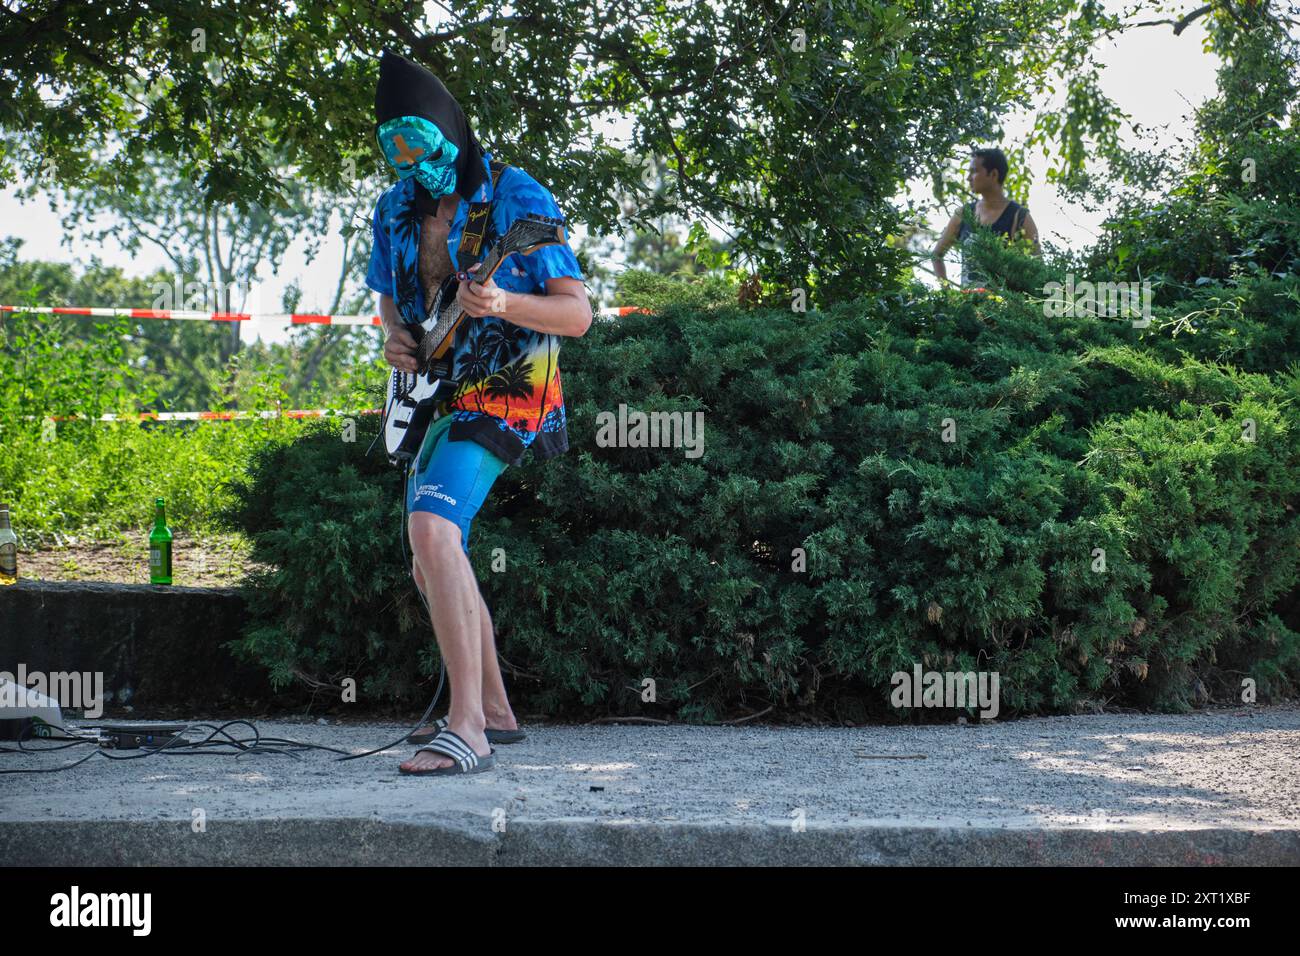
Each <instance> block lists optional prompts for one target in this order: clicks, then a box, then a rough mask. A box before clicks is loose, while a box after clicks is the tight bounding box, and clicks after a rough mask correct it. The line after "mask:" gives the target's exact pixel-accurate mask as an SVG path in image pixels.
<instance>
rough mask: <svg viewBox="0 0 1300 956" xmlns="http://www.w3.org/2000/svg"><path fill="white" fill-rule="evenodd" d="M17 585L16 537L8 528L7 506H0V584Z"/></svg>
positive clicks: (12, 530) (11, 529)
mask: <svg viewBox="0 0 1300 956" xmlns="http://www.w3.org/2000/svg"><path fill="white" fill-rule="evenodd" d="M17 583H18V536H17V535H15V534H14V529H13V528H11V527H9V506H8V505H0V584H17Z"/></svg>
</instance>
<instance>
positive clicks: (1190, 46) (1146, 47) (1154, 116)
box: [0, 0, 1218, 341]
mask: <svg viewBox="0 0 1300 956" xmlns="http://www.w3.org/2000/svg"><path fill="white" fill-rule="evenodd" d="M1117 6H1118V4H1117V3H1116V2H1115V0H1108V2H1107V7H1108V8H1115V7H1117ZM1204 37H1205V29H1204V27H1203V26H1202V24H1201V22H1200V21H1197V22H1196V23H1195V24H1193V25H1192V26H1191V27H1190V28H1189V29H1187V30H1185V31H1184V32H1183V34H1182V35H1181V36H1179V37H1175V36H1174V35H1173V32H1172V30H1171V28H1170V27H1168V26H1160V27H1146V28H1143V29H1140V30H1134V31H1130V32H1129V33H1127V34H1125V35H1123V36H1122V37H1121V38H1119V39H1118V40H1117V41H1116V42H1115V43H1113V44H1111V45H1110V46H1109V47H1108V48H1106V49H1104V50H1103V51H1102V53H1101V59H1102V62H1103V63H1104V64H1105V66H1106V69H1105V71H1104V73H1103V74H1102V84H1103V88H1104V89H1105V91H1106V92H1107V93H1108V94H1109V95H1110V96H1111V97H1113V98H1114V99H1115V101H1116V102H1117V103H1118V104H1119V105H1120V107H1121V108H1122V109H1123V110H1125V111H1127V112H1128V113H1129V114H1130V116H1131V118H1132V121H1133V122H1135V123H1137V124H1140V125H1141V126H1143V127H1162V126H1163V127H1165V132H1164V136H1165V142H1166V143H1172V142H1173V139H1174V138H1175V137H1176V136H1178V135H1180V134H1185V133H1186V132H1187V130H1188V128H1189V124H1188V119H1187V118H1188V116H1189V115H1190V113H1191V111H1192V109H1193V108H1194V107H1195V106H1196V105H1199V104H1200V103H1201V102H1203V101H1204V100H1205V99H1206V98H1207V97H1208V96H1210V95H1212V94H1213V92H1214V81H1215V72H1216V70H1217V68H1218V60H1217V58H1216V57H1213V56H1211V55H1208V54H1206V53H1204V52H1203V49H1202V43H1203V40H1204ZM471 112H472V109H471ZM1031 122H1032V115H1029V114H1027V115H1024V116H1016V117H1011V118H1009V119H1008V120H1007V121H1006V123H1005V127H1006V133H1007V141H1006V143H1007V144H1010V143H1014V142H1016V141H1018V140H1019V139H1020V138H1021V137H1023V136H1024V135H1025V134H1026V132H1027V131H1028V129H1029V127H1030V125H1031ZM1124 132H1125V134H1127V133H1128V131H1127V130H1125V131H1124ZM629 134H630V123H629V122H627V121H621V122H618V123H616V124H615V125H614V126H613V127H612V128H611V130H610V135H611V136H612V137H613V138H614V140H615V141H616V142H620V141H622V142H626V139H627V137H628V135H629ZM1125 139H1126V141H1127V139H1128V136H1127V135H1126V136H1125ZM987 145H994V144H987ZM958 158H959V159H961V161H963V162H964V161H965V154H964V151H963V155H962V156H961V157H958ZM1046 166H1047V164H1046V161H1045V160H1044V159H1042V158H1041V157H1035V158H1034V159H1032V160H1031V163H1030V174H1031V178H1032V181H1033V183H1034V185H1033V186H1032V187H1031V191H1030V196H1029V206H1030V209H1031V210H1032V211H1033V214H1034V219H1035V221H1036V222H1037V223H1038V227H1039V231H1040V233H1041V234H1042V236H1043V237H1044V238H1045V239H1049V240H1051V241H1054V242H1056V243H1058V244H1062V245H1068V246H1071V247H1075V248H1078V247H1080V246H1084V245H1087V244H1089V243H1090V242H1092V241H1093V239H1094V238H1095V237H1096V233H1097V227H1098V225H1099V224H1100V223H1101V221H1102V219H1103V218H1104V216H1105V210H1103V209H1087V208H1080V207H1079V206H1076V205H1071V204H1068V203H1066V202H1064V201H1063V200H1062V199H1061V198H1060V197H1059V196H1058V195H1057V194H1056V191H1055V190H1054V189H1052V188H1050V187H1049V186H1047V185H1046V184H1045V172H1046ZM925 189H926V187H925V184H923V183H914V184H912V188H911V190H910V195H912V196H914V197H916V198H922V197H923V196H924V192H925ZM560 201H561V205H563V199H562V198H561V200H560ZM945 218H946V215H945V214H944V213H942V212H939V213H937V214H936V216H935V217H934V219H933V220H932V222H931V226H932V227H933V228H935V229H939V228H942V226H943V222H944V221H945ZM0 223H3V225H2V226H0V235H6V236H8V235H17V236H19V237H20V238H22V239H23V240H24V244H23V247H22V252H21V255H22V256H23V257H24V258H26V259H48V260H53V261H62V262H70V261H74V255H73V250H72V247H70V246H68V245H65V244H64V240H65V236H64V231H63V229H62V227H61V226H60V222H59V219H58V217H57V216H56V215H55V214H54V213H53V212H51V210H50V208H49V204H48V202H47V201H45V200H43V199H42V200H37V201H35V202H31V203H28V204H26V205H22V204H20V203H19V202H18V201H17V199H16V197H15V190H14V189H8V190H5V191H3V192H0ZM584 235H585V230H584V228H583V226H582V225H581V224H575V226H574V228H573V230H572V237H573V239H574V242H575V244H576V242H577V241H579V240H581V238H582V237H583V236H584ZM96 252H97V254H98V255H99V257H100V258H101V260H103V261H104V262H105V263H106V264H108V265H116V266H121V267H122V268H123V269H124V270H125V271H126V272H127V274H145V273H148V272H150V271H152V270H153V269H155V268H164V267H168V266H169V263H167V261H166V260H165V259H164V257H163V256H162V254H161V253H160V252H157V251H156V250H154V249H151V248H149V247H148V245H147V244H146V246H145V247H144V248H142V249H141V251H140V252H139V253H137V254H128V253H126V252H125V251H124V250H122V249H121V248H120V247H118V246H117V245H116V243H112V242H110V243H108V244H105V245H103V246H101V247H100V248H99V249H97V250H96ZM341 253H342V246H341V243H340V241H339V240H337V239H330V240H328V241H325V242H324V243H323V244H322V247H321V251H320V254H319V256H318V257H317V259H316V260H315V261H314V262H313V263H311V264H310V265H308V263H307V262H306V259H305V256H304V248H303V246H302V244H301V243H300V244H296V245H295V246H293V247H291V248H290V250H289V252H288V254H287V255H286V256H285V261H284V264H283V266H282V267H281V269H280V272H279V274H278V275H275V276H269V275H268V276H264V277H263V282H262V284H261V286H260V288H255V289H254V290H253V291H254V295H255V297H256V301H257V302H258V303H259V304H260V306H261V308H262V309H263V310H265V311H278V310H279V303H280V296H281V294H282V292H283V291H284V288H285V287H286V286H287V285H288V284H289V283H290V282H291V281H293V280H294V279H297V280H298V282H299V284H300V286H301V287H302V289H303V290H304V297H303V301H302V302H301V303H300V305H299V310H300V311H312V310H322V309H324V308H325V305H326V303H324V302H323V301H313V299H312V290H313V289H315V288H332V286H333V283H334V281H335V277H336V276H337V273H338V262H339V257H340V255H341ZM77 259H80V256H78V257H77ZM955 264H956V255H955V253H954V254H952V257H951V264H950V269H949V274H950V275H951V274H954V271H953V268H952V266H955ZM922 275H923V276H924V273H922ZM123 304H124V305H137V303H123ZM144 304H147V303H144ZM286 334H287V329H285V328H284V327H283V326H276V325H272V324H271V323H266V322H260V321H259V320H257V319H254V320H252V321H250V322H246V323H244V326H243V335H244V338H245V339H246V340H251V339H252V338H254V337H257V336H260V337H262V338H263V339H265V340H268V341H282V340H283V339H284V338H285V337H286Z"/></svg>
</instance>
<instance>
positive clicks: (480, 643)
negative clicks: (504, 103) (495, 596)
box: [366, 51, 591, 774]
mask: <svg viewBox="0 0 1300 956" xmlns="http://www.w3.org/2000/svg"><path fill="white" fill-rule="evenodd" d="M375 114H376V124H377V125H376V138H377V140H378V144H379V148H380V149H381V150H382V152H383V154H384V158H385V160H387V161H388V163H389V165H390V166H392V167H393V169H394V170H395V171H396V173H397V175H398V176H399V177H400V178H399V180H398V182H397V183H395V184H394V185H393V186H391V187H390V188H389V189H388V190H387V191H385V192H384V194H383V195H382V196H381V197H380V198H379V201H378V203H377V204H376V206H375V212H374V221H373V232H374V246H373V251H372V254H371V260H370V269H369V272H368V274H367V276H366V284H367V285H368V286H369V287H370V288H371V289H373V290H374V291H375V292H377V293H379V314H380V318H381V319H382V321H383V324H384V330H385V333H386V335H387V341H386V342H385V343H384V358H385V359H386V360H387V361H388V363H389V364H390V365H391V366H393V368H394V369H395V370H396V372H395V373H394V375H395V377H396V376H398V375H399V374H400V373H416V372H421V374H423V373H424V372H426V371H427V369H428V368H429V366H428V365H427V364H425V365H424V366H421V359H422V358H427V356H424V355H422V354H421V352H420V349H419V342H418V341H417V337H418V335H419V334H422V333H421V330H420V329H419V328H415V327H418V326H419V325H420V323H421V322H422V321H424V320H425V319H426V316H431V315H433V314H434V312H435V310H436V311H437V312H438V314H447V313H443V312H442V309H441V308H439V306H438V305H437V303H439V302H442V303H445V302H447V301H450V300H451V295H450V290H451V289H452V287H453V284H454V283H456V282H457V279H456V276H457V274H458V273H459V274H461V275H464V274H465V271H468V270H470V269H471V267H474V266H477V265H478V264H479V263H480V261H482V260H485V259H487V258H488V253H489V249H490V247H491V246H492V244H493V242H494V241H495V240H496V239H498V238H500V237H502V236H505V235H506V234H507V232H508V231H510V230H511V225H512V223H516V222H517V221H519V220H521V219H525V218H529V217H546V220H545V221H546V222H553V223H558V222H561V221H562V220H561V219H560V218H559V217H560V211H559V208H558V206H557V205H556V203H555V200H554V199H553V198H552V196H551V194H550V192H548V191H547V189H546V188H545V187H544V186H542V185H541V184H539V183H538V182H537V181H536V180H534V179H533V178H532V177H531V176H529V175H528V174H527V173H525V172H524V171H523V170H521V169H519V168H518V167H513V166H503V164H501V163H498V162H495V161H493V160H492V157H491V154H490V153H487V152H485V151H484V150H483V148H482V147H481V146H480V145H479V142H478V140H477V139H476V138H475V136H474V134H473V132H472V131H471V130H470V128H469V124H468V122H467V120H466V118H465V114H464V112H463V111H462V110H461V108H460V106H459V104H457V102H456V100H455V99H454V98H453V97H452V95H451V93H450V92H448V90H447V88H446V87H445V86H444V85H443V84H442V82H441V81H440V80H439V79H438V78H437V77H436V76H434V75H433V74H432V73H430V72H429V71H428V70H426V69H424V68H423V67H421V66H419V65H417V64H415V63H412V62H411V61H410V60H408V59H406V58H404V57H401V56H397V55H395V54H393V53H390V52H387V51H385V53H384V54H383V57H382V59H381V61H380V68H379V85H378V87H377V89H376V92H375ZM550 229H551V232H552V233H553V234H554V236H553V238H552V239H550V240H549V242H550V244H549V245H545V246H544V247H542V248H534V249H532V251H530V252H529V253H528V254H522V253H520V254H511V255H508V256H506V257H505V258H503V259H500V260H499V264H497V265H496V271H495V274H494V276H495V277H488V278H486V279H485V281H484V282H483V283H482V284H479V283H478V282H473V281H460V282H459V286H458V288H456V290H455V297H454V302H453V303H452V305H451V308H452V309H454V310H455V312H454V314H461V313H462V312H463V318H461V320H460V324H459V326H457V327H456V328H455V331H454V335H449V336H448V338H447V339H445V340H444V341H447V342H450V345H449V346H448V347H447V351H446V352H445V361H446V363H447V364H445V365H444V366H442V368H443V369H444V370H447V369H449V370H450V380H451V383H452V390H451V391H449V392H448V393H447V394H446V397H445V398H444V399H443V400H441V401H438V402H437V403H436V404H435V405H434V410H433V413H432V415H431V416H428V417H431V418H432V421H431V422H430V423H429V424H428V426H427V427H428V430H427V432H425V433H424V439H423V442H422V443H421V444H420V445H419V450H418V453H413V457H412V458H411V460H410V465H409V471H408V474H407V486H406V500H407V510H408V511H409V513H410V518H409V522H408V529H409V532H410V539H411V550H412V551H413V553H414V565H413V567H412V569H411V571H412V574H413V575H414V576H415V583H416V585H417V586H418V587H419V588H420V591H421V592H422V593H423V594H424V596H425V598H426V600H427V602H428V604H429V607H430V611H431V615H432V619H433V630H434V636H435V638H436V640H437V642H438V648H439V651H440V653H441V655H442V659H443V661H444V662H445V664H446V667H447V674H448V677H449V678H450V683H451V705H450V711H449V713H448V714H447V717H446V718H444V719H442V720H439V721H438V722H437V723H436V724H435V725H433V726H430V727H422V728H420V730H419V732H417V733H416V734H413V735H412V736H411V738H410V740H411V742H412V743H419V744H427V747H422V748H421V749H420V750H418V751H417V752H416V754H415V756H414V757H412V758H411V759H410V760H408V761H406V762H405V763H403V764H401V765H400V769H401V770H402V772H404V773H424V774H458V773H476V772H479V771H481V770H486V769H489V768H490V767H492V766H493V765H494V763H495V753H496V751H495V749H494V748H493V747H492V746H491V744H493V743H515V742H518V741H519V740H522V739H523V736H524V735H523V733H522V731H520V730H519V729H518V724H517V723H516V721H515V716H514V713H513V712H512V710H511V708H510V702H509V701H508V700H507V699H506V690H505V684H504V682H503V680H502V677H501V670H500V667H499V665H498V663H497V655H496V644H495V641H494V639H493V634H492V619H491V617H490V616H489V615H488V610H487V606H486V605H485V604H484V602H483V598H482V595H481V594H480V593H479V589H478V584H477V582H476V581H475V579H474V572H473V569H472V568H471V567H470V563H469V546H468V545H469V531H470V523H471V521H472V520H473V518H474V515H475V513H476V512H477V511H478V509H479V508H480V507H481V506H482V504H483V501H484V499H485V498H486V496H487V493H488V490H489V489H490V488H491V486H492V483H493V481H494V480H495V479H496V478H497V476H498V475H499V474H500V473H501V472H502V471H503V470H504V469H505V468H506V466H507V465H517V464H519V463H520V461H521V460H522V458H523V454H524V452H525V451H527V450H528V449H530V448H531V449H532V450H533V456H534V458H535V459H537V460H544V459H547V458H551V457H553V456H555V455H558V454H560V453H561V452H564V451H566V450H567V449H568V432H567V430H566V427H565V408H564V397H563V394H562V392H561V389H560V370H559V366H558V364H557V361H556V360H557V356H558V353H559V350H560V343H561V340H562V338H563V337H565V336H580V335H582V334H584V333H585V332H586V331H587V329H588V327H589V326H590V325H591V305H590V303H589V302H588V300H587V293H586V289H585V287H584V286H583V281H582V280H583V275H582V271H581V269H580V268H579V266H578V261H577V259H576V258H575V257H574V255H573V252H572V251H571V250H570V249H569V247H568V245H567V243H565V242H563V241H562V240H563V239H564V233H563V232H562V231H561V230H559V228H558V227H557V226H556V225H551V226H550ZM501 246H505V243H504V242H502V243H501ZM497 251H498V252H499V251H500V249H499V248H498V250H497ZM465 260H468V261H465ZM456 306H459V309H455V307H456ZM430 344H432V340H430ZM402 377H405V376H402ZM440 377H441V376H440ZM430 379H432V373H430ZM438 394H439V395H441V394H443V393H441V392H440V393H438Z"/></svg>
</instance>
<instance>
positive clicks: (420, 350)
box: [383, 216, 564, 465]
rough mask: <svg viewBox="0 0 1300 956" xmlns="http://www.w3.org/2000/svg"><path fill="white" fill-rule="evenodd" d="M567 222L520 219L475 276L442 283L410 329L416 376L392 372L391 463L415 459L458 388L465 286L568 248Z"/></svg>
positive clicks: (387, 431) (388, 409)
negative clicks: (544, 252) (507, 265)
mask: <svg viewBox="0 0 1300 956" xmlns="http://www.w3.org/2000/svg"><path fill="white" fill-rule="evenodd" d="M563 225H564V220H563V219H552V218H550V217H547V216H521V217H520V218H518V219H516V220H515V221H514V223H512V224H511V226H510V228H509V229H508V230H507V231H506V234H505V235H504V236H502V237H501V241H500V242H498V243H497V244H496V245H495V246H494V247H493V248H492V251H491V252H489V253H488V255H487V256H486V257H485V258H484V259H483V261H482V262H481V263H480V264H479V267H478V269H477V270H476V271H475V272H453V273H452V274H451V275H449V276H447V278H446V279H444V280H443V282H442V285H441V286H440V287H439V289H438V295H437V298H436V299H435V300H434V303H433V309H432V310H431V311H430V313H429V315H428V316H426V317H425V320H424V321H423V322H421V323H419V324H412V323H409V322H408V323H407V325H406V328H407V331H409V332H410V333H411V335H412V336H413V337H414V338H415V341H416V343H417V347H416V362H417V364H418V367H417V369H416V371H415V372H403V371H401V370H400V369H392V370H391V373H390V374H389V376H388V392H387V396H386V399H385V402H384V419H383V434H384V447H385V448H386V450H387V451H388V460H389V461H390V462H392V463H393V464H395V465H396V464H401V463H403V462H406V461H409V460H410V459H411V458H413V457H415V455H416V454H418V453H419V451H420V445H421V444H423V442H424V433H425V432H426V431H428V429H429V422H430V421H432V419H433V412H434V408H435V406H436V405H437V404H438V403H440V402H442V401H444V400H445V399H447V398H448V397H449V396H450V395H451V393H452V392H454V391H455V389H456V387H457V385H458V384H459V383H458V382H456V381H455V380H454V379H453V377H452V375H453V371H454V370H453V368H452V365H453V358H454V356H453V355H452V354H451V347H452V344H453V343H454V341H455V339H456V333H457V331H458V330H459V329H460V327H461V324H462V323H463V322H464V320H465V318H466V315H465V311H464V310H463V309H462V308H461V307H460V303H459V302H458V301H457V300H456V293H457V291H458V290H459V289H460V283H461V282H465V281H471V282H477V283H479V284H480V285H481V284H482V283H484V282H487V281H488V279H490V278H492V275H493V273H495V272H496V271H497V269H498V268H499V267H500V265H501V263H502V262H504V261H505V259H506V257H507V256H510V255H513V254H514V253H516V252H517V253H519V254H521V255H525V256H527V255H531V254H532V253H534V252H536V251H537V250H538V249H541V248H543V247H545V246H555V245H561V244H563V243H564V229H563V228H562V227H563Z"/></svg>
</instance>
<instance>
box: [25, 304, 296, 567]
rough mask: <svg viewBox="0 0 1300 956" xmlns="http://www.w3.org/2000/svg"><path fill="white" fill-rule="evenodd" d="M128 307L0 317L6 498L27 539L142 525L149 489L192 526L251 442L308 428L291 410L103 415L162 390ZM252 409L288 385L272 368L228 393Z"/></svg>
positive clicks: (133, 408)
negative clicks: (135, 348)
mask: <svg viewBox="0 0 1300 956" xmlns="http://www.w3.org/2000/svg"><path fill="white" fill-rule="evenodd" d="M128 325H129V323H128V322H127V321H126V320H124V319H115V320H110V321H105V322H93V323H92V322H89V321H88V320H86V319H81V318H60V317H51V316H16V317H14V316H8V317H6V318H4V319H2V320H0V382H3V383H4V387H3V388H0V448H2V449H3V454H0V495H2V496H3V497H0V500H4V501H7V502H9V503H10V504H11V505H12V506H13V513H14V516H15V524H16V530H17V531H18V533H19V535H20V536H21V537H22V539H23V541H24V543H25V544H34V543H36V542H37V541H40V540H43V539H45V538H46V537H47V536H50V535H70V534H77V535H86V536H89V537H93V538H107V537H111V536H113V535H114V534H115V533H117V532H121V531H127V530H139V529H141V528H143V527H145V526H146V525H147V524H148V522H149V521H150V520H151V515H152V509H153V500H154V498H157V497H162V498H164V499H166V501H167V505H168V519H169V521H170V522H171V523H172V524H173V526H174V527H176V528H178V529H179V528H184V529H186V530H187V531H190V532H199V531H207V530H212V529H213V528H214V527H215V526H216V521H217V517H216V516H217V513H218V512H219V511H220V510H221V509H222V508H224V507H226V506H227V504H228V493H229V492H228V484H229V482H230V480H231V479H232V478H233V477H234V476H236V475H238V474H240V473H242V472H243V470H244V468H245V466H246V463H247V461H248V458H249V456H250V455H251V454H252V452H253V451H254V450H255V449H257V448H259V447H261V446H263V445H266V444H268V443H271V444H274V443H277V442H283V441H286V440H288V439H289V438H290V437H292V436H294V435H296V434H297V433H298V432H299V431H300V430H301V428H302V425H301V423H300V422H297V421H295V420H292V419H278V418H277V419H268V420H251V421H230V422H194V423H179V422H142V423H131V422H99V421H96V420H94V419H97V418H98V417H99V416H100V415H103V414H105V413H114V414H118V415H133V414H136V413H137V412H139V411H140V410H141V409H142V408H145V407H148V406H149V405H151V404H152V403H153V401H154V400H155V396H154V394H153V393H152V390H151V388H150V387H149V379H148V372H147V371H146V370H144V369H142V368H141V367H140V366H139V365H138V364H137V363H135V362H133V361H131V360H130V359H129V357H128V355H127V347H126V346H125V345H124V330H125V329H126V328H127V326H128ZM232 397H234V398H236V399H237V403H238V404H240V406H241V407H242V408H243V409H244V410H247V411H254V412H256V411H262V410H270V409H274V408H275V407H276V405H277V403H280V402H283V401H284V399H285V396H284V394H283V392H282V391H281V390H280V389H279V386H278V384H277V382H276V381H275V377H274V375H273V374H271V373H268V372H261V373H259V374H251V375H247V376H245V377H244V380H243V381H242V383H241V386H240V388H239V391H238V393H237V394H236V395H234V396H232Z"/></svg>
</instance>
